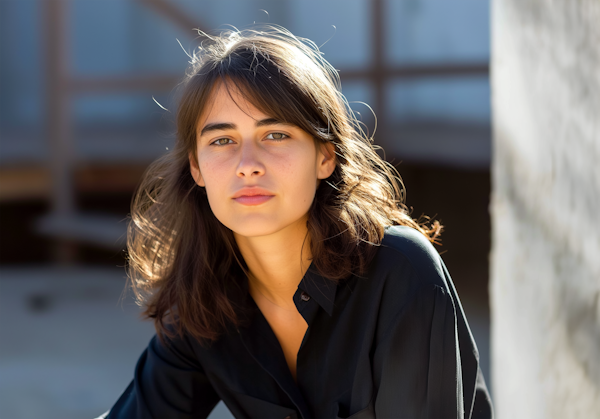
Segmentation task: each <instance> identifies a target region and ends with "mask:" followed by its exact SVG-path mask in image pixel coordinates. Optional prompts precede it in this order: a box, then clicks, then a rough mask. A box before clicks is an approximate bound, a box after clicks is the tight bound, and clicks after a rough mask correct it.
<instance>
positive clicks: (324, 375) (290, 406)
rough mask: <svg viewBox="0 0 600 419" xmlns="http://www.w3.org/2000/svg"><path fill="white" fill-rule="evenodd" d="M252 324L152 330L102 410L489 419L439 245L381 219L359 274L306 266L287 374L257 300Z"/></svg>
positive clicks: (143, 414)
mask: <svg viewBox="0 0 600 419" xmlns="http://www.w3.org/2000/svg"><path fill="white" fill-rule="evenodd" d="M246 299H247V304H248V305H249V306H250V307H251V308H252V310H251V312H253V315H252V317H251V322H250V323H249V324H248V325H247V326H246V327H240V328H238V329H235V328H232V330H231V331H229V332H228V333H226V334H225V335H223V336H222V337H221V338H219V340H217V341H215V342H214V343H212V344H211V345H210V346H201V345H200V344H199V342H197V341H195V340H193V339H192V338H190V337H184V338H174V339H172V340H170V341H168V344H166V345H163V344H162V343H161V342H160V340H158V339H157V338H156V337H154V338H153V339H152V340H151V342H150V344H149V345H148V348H147V349H146V350H145V351H144V353H143V354H142V356H141V357H140V359H139V361H138V364H137V366H136V369H135V376H134V379H133V381H132V382H131V384H130V385H129V387H128V388H127V389H126V390H125V392H124V393H123V395H122V396H121V397H120V398H119V400H118V401H117V403H116V404H115V406H114V407H113V408H112V409H111V411H110V413H109V415H108V418H109V419H112V418H121V419H133V418H160V419H163V418H205V417H207V416H208V414H209V413H210V412H211V410H212V409H213V408H214V406H215V405H216V404H217V403H218V402H219V400H223V401H224V402H225V404H226V405H227V407H228V408H229V410H230V411H231V412H232V413H233V415H234V416H235V417H236V418H279V419H284V418H352V419H366V418H375V417H377V418H407V419H408V418H411V419H413V418H431V419H433V418H436V419H441V418H444V419H445V418H453V419H463V418H491V417H492V407H491V401H490V397H489V394H488V391H487V388H486V386H485V382H484V379H483V376H482V374H481V370H480V369H479V359H478V358H479V356H478V352H477V347H476V345H475V342H474V340H473V337H472V335H471V332H470V330H469V326H468V324H467V321H466V319H465V316H464V312H463V310H462V307H461V305H460V301H459V299H458V296H457V294H456V291H455V289H454V285H453V284H452V281H451V279H450V275H449V274H448V271H447V270H446V267H445V266H444V263H443V262H442V259H441V258H440V256H439V254H438V253H437V251H436V250H435V249H434V247H433V246H432V245H431V244H430V243H429V242H428V241H427V239H426V238H425V237H424V236H423V235H421V234H420V233H418V232H417V231H416V230H414V229H411V228H409V227H399V226H395V227H388V228H386V233H385V237H384V239H383V242H382V244H381V246H380V247H379V248H378V250H377V254H376V256H375V258H374V259H373V262H372V263H371V266H370V268H369V270H368V272H367V274H366V275H364V276H362V277H358V276H352V277H350V278H348V279H347V280H344V281H343V282H340V284H339V285H336V284H335V283H333V282H332V281H330V280H328V279H326V278H323V277H321V276H320V275H318V274H317V273H316V272H315V271H314V270H313V269H312V267H310V268H309V269H308V271H307V272H306V274H305V276H304V278H303V279H302V281H301V283H300V284H299V286H298V290H297V292H296V293H295V295H294V303H295V304H296V307H297V308H298V311H299V312H300V314H301V315H302V317H304V319H305V320H306V322H307V323H308V330H307V332H306V335H305V336H304V339H303V341H302V345H301V346H300V350H299V351H298V358H297V382H295V381H294V379H293V378H292V375H291V373H290V370H289V368H288V366H287V364H286V360H285V357H284V354H283V351H282V350H281V346H280V345H279V342H278V340H277V338H276V337H275V334H274V333H273V331H272V330H271V328H270V326H269V324H268V322H267V320H266V319H265V318H264V316H263V315H262V313H261V312H260V310H259V309H258V307H257V306H256V304H255V303H254V300H252V298H251V297H250V295H249V294H248V295H247V296H246Z"/></svg>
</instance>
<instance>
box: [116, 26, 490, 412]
mask: <svg viewBox="0 0 600 419" xmlns="http://www.w3.org/2000/svg"><path fill="white" fill-rule="evenodd" d="M182 86H183V87H182V95H181V99H180V102H179V108H178V110H177V144H176V147H175V149H174V150H173V151H172V152H171V153H170V154H169V155H168V156H166V157H165V158H163V159H161V160H159V161H158V162H156V163H155V164H154V165H153V166H152V167H151V168H150V169H149V170H148V172H147V175H146V176H145V180H144V181H143V183H142V185H141V187H140V189H139V192H138V194H137V196H136V199H135V200H134V202H133V209H132V222H131V224H130V230H129V242H128V247H129V255H130V268H131V277H132V282H133V287H134V290H135V291H136V295H137V296H138V298H139V299H140V300H141V301H143V302H144V303H145V304H146V311H145V314H146V315H147V316H148V317H150V318H153V319H154V321H155V324H156V329H157V337H155V338H154V339H152V341H151V342H150V344H149V345H148V348H147V349H146V350H145V351H144V353H143V354H142V356H141V357H140V359H139V362H138V364H137V367H136V369H135V376H134V379H133V381H132V382H131V384H130V385H129V387H128V388H127V389H126V390H125V392H124V393H123V395H122V396H121V397H120V398H119V400H118V401H117V403H116V404H115V405H114V407H113V408H112V409H111V410H110V412H109V413H108V418H127V419H131V418H205V417H207V416H208V415H209V413H210V412H211V410H212V409H213V408H214V406H215V405H216V404H217V402H218V401H219V400H223V401H224V402H225V404H226V405H227V407H228V408H229V409H230V410H231V412H232V413H233V415H234V416H235V417H236V418H281V419H283V418H350V417H351V418H354V419H357V418H375V417H377V418H454V419H456V418H461V419H462V418H490V417H491V416H492V409H491V402H490V398H489V395H488V392H487V389H486V386H485V382H484V379H483V377H482V374H481V371H480V369H479V366H478V353H477V348H476V345H475V342H474V340H473V337H472V336H471V333H470V330H469V326H468V324H467V322H466V319H465V316H464V313H463V311H462V308H461V305H460V302H459V299H458V296H457V295H456V291H455V289H454V286H453V284H452V282H451V279H450V276H449V274H448V272H447V270H446V268H445V266H444V263H443V262H442V260H441V258H440V256H439V255H438V253H437V251H436V250H435V249H434V247H433V245H432V244H431V242H433V241H435V239H436V238H437V236H438V235H439V233H440V231H441V226H440V225H439V223H433V224H432V225H429V226H426V225H422V224H419V223H418V222H416V221H415V220H413V219H412V218H411V217H410V216H409V215H408V212H407V209H406V207H405V206H404V204H403V203H402V199H403V189H402V184H401V181H400V179H399V177H398V175H397V173H396V171H395V169H394V168H393V167H392V166H391V165H389V164H388V163H386V162H384V161H383V160H382V159H381V158H380V157H379V156H378V154H377V153H376V150H375V147H374V146H373V145H372V143H371V139H370V138H368V137H367V136H366V135H365V133H364V132H363V131H362V130H361V129H360V125H359V124H358V122H357V121H356V119H355V118H354V116H353V114H352V112H351V111H350V110H349V108H348V105H347V102H346V101H345V99H344V97H343V96H342V94H341V93H340V88H339V78H338V75H337V73H336V71H335V70H334V69H333V67H331V65H330V64H329V63H327V62H326V61H325V60H324V59H323V58H322V55H321V53H320V52H319V51H318V49H317V48H316V47H315V46H314V44H312V43H310V42H309V41H306V40H301V39H298V38H296V37H294V36H293V35H292V34H290V33H289V32H287V31H285V30H284V29H281V28H275V27H270V28H268V29H265V30H248V31H243V32H238V31H231V32H225V33H222V34H221V35H220V36H216V37H210V36H207V38H206V39H205V41H204V42H203V44H202V46H201V48H199V50H198V51H197V52H196V53H195V54H194V56H193V59H192V65H191V67H190V70H189V71H188V73H187V76H186V79H185V81H184V83H183V84H182Z"/></svg>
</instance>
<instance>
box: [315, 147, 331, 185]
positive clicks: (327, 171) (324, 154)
mask: <svg viewBox="0 0 600 419" xmlns="http://www.w3.org/2000/svg"><path fill="white" fill-rule="evenodd" d="M317 158H318V161H317V164H318V167H317V179H327V178H328V177H329V176H331V174H332V173H333V171H334V170H335V146H334V145H333V144H331V143H322V144H319V150H318V153H317Z"/></svg>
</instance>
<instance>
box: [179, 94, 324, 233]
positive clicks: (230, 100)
mask: <svg viewBox="0 0 600 419" xmlns="http://www.w3.org/2000/svg"><path fill="white" fill-rule="evenodd" d="M210 100H211V103H210V105H209V106H207V107H206V111H205V112H204V113H203V114H202V115H201V116H200V121H199V124H198V127H197V149H196V153H197V159H198V165H196V164H195V163H194V161H193V159H190V169H191V172H192V176H193V177H194V179H195V181H196V183H197V184H198V185H200V186H203V187H205V188H206V193H207V196H208V202H209V204H210V207H211V209H212V211H213V213H214V215H215V216H216V217H217V219H218V220H219V221H220V222H221V223H223V225H225V226H226V227H228V228H229V229H231V230H232V231H233V232H234V233H236V234H239V235H241V236H245V237H257V236H266V235H270V234H274V233H277V232H281V231H283V230H285V229H288V228H296V227H298V226H301V227H303V228H306V227H305V226H306V220H307V214H308V210H309V208H310V206H311V204H312V202H313V199H314V197H315V192H316V189H317V185H318V179H325V178H327V177H329V176H330V175H331V173H333V170H334V168H335V162H334V159H333V158H332V156H333V153H330V152H329V150H328V149H325V148H324V149H323V150H317V147H316V145H315V142H314V139H313V138H312V137H311V136H310V135H309V134H308V133H307V132H305V131H303V130H302V129H300V128H298V127H297V126H295V125H290V124H286V123H283V122H281V121H277V120H275V119H274V118H272V117H271V116H269V115H265V114H264V113H262V112H261V111H259V110H258V109H256V108H255V107H254V106H253V105H251V104H250V103H248V102H247V101H245V100H244V98H243V97H242V96H241V95H240V93H239V92H237V91H236V90H235V88H230V89H229V91H228V90H227V88H226V87H225V86H224V85H222V84H220V85H217V86H216V87H215V89H214V90H213V93H212V95H211V99H210ZM324 152H325V153H326V154H324Z"/></svg>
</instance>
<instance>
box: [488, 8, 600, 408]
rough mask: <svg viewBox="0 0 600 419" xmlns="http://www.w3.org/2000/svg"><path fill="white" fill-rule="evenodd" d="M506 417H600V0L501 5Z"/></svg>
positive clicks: (500, 215) (499, 137)
mask: <svg viewBox="0 0 600 419" xmlns="http://www.w3.org/2000/svg"><path fill="white" fill-rule="evenodd" d="M492 109H493V119H494V129H493V137H494V145H493V159H492V178H493V195H492V205H491V211H492V232H493V240H492V255H491V304H492V312H491V314H492V375H493V387H494V396H495V404H496V413H497V415H498V418H500V419H504V418H543V419H548V418H585V419H588V418H594V417H600V1H599V0H587V1H584V0H577V1H542V0H496V1H494V2H493V7H492Z"/></svg>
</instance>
